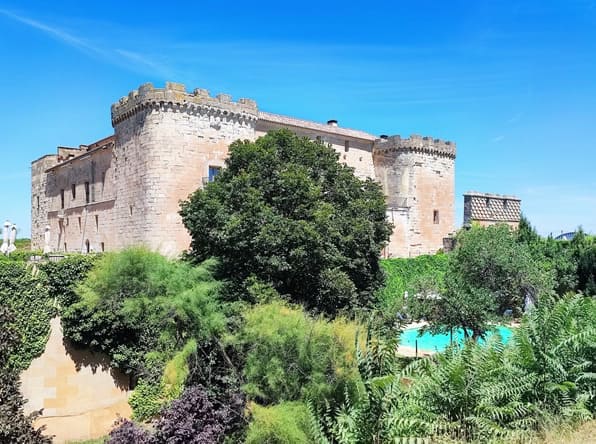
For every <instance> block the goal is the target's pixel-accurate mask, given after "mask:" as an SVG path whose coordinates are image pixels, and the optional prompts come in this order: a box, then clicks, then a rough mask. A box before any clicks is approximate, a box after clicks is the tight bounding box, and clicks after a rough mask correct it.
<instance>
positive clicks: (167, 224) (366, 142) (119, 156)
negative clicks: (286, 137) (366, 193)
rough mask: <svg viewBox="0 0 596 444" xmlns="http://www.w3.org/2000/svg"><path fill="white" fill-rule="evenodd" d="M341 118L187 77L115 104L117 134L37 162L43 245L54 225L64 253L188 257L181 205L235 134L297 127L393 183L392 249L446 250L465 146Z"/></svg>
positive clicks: (38, 240) (35, 187)
mask: <svg viewBox="0 0 596 444" xmlns="http://www.w3.org/2000/svg"><path fill="white" fill-rule="evenodd" d="M330 123H331V124H322V123H316V122H310V121H305V120H300V119H294V118H291V117H286V116H281V115H277V114H271V113H266V112H263V111H259V110H258V108H257V105H256V103H255V102H254V101H253V100H250V99H239V100H238V101H236V102H234V101H232V100H231V97H230V96H229V95H226V94H220V95H218V96H216V97H211V96H210V95H209V93H208V92H207V91H206V90H203V89H195V90H193V91H192V92H187V91H186V90H185V88H184V85H181V84H176V83H169V82H168V83H166V86H165V88H154V87H153V86H152V85H151V84H145V85H142V86H141V87H140V88H139V89H138V90H135V91H132V92H131V93H130V94H128V96H126V97H123V98H121V99H120V100H119V101H118V102H117V103H115V104H114V105H112V125H113V127H114V136H112V137H110V138H107V139H104V140H103V141H100V142H97V143H96V144H93V145H92V146H90V147H81V148H80V149H72V148H59V150H58V156H46V157H43V158H42V159H40V160H38V161H36V162H34V163H33V169H32V193H33V196H34V197H33V203H32V227H33V228H32V237H33V239H34V243H33V244H34V248H41V247H42V246H43V230H44V227H45V225H46V223H49V224H50V226H51V233H52V248H53V249H54V250H56V251H65V250H67V251H88V250H91V251H104V250H105V251H109V250H116V249H120V248H123V247H126V246H129V245H138V244H144V245H146V246H148V247H150V248H152V249H154V250H158V251H160V252H162V253H164V254H166V255H170V256H173V255H176V254H179V253H180V252H181V251H183V250H185V249H187V248H188V246H189V243H190V237H189V235H188V233H187V232H186V230H185V228H184V226H183V225H182V221H181V218H180V216H179V215H178V211H179V202H180V200H183V199H187V198H188V196H189V194H191V193H192V192H193V191H195V190H196V189H197V188H199V187H201V186H202V185H203V184H204V183H205V181H206V180H208V177H209V170H210V167H214V168H217V167H223V166H224V164H225V159H226V157H227V155H228V147H229V145H230V144H231V143H232V142H233V141H235V140H238V139H248V140H255V139H256V138H257V137H259V136H261V135H264V134H266V133H267V132H268V131H270V130H273V129H278V128H288V129H290V130H291V131H293V132H295V133H296V134H298V135H300V136H305V137H308V138H311V139H313V140H320V141H323V142H325V143H328V144H330V145H331V146H332V147H333V148H334V149H335V151H336V152H337V153H338V157H339V161H340V162H344V163H346V164H347V165H349V166H351V167H352V168H354V172H355V174H356V175H357V176H358V177H360V178H362V179H364V178H367V177H368V178H373V179H376V180H378V181H379V182H380V183H381V184H382V185H383V189H384V191H385V194H386V196H387V202H388V213H387V214H388V218H389V220H390V221H391V222H392V223H393V224H394V226H395V230H394V233H393V235H392V237H391V241H390V244H389V245H388V247H387V248H386V249H385V251H384V255H385V256H399V257H408V256H415V255H419V254H425V253H434V252H436V251H437V250H438V249H440V248H441V247H442V239H443V237H445V236H447V235H448V234H449V233H450V232H452V231H453V229H454V159H455V145H454V144H452V143H450V142H443V141H440V140H437V139H432V138H428V137H420V136H412V137H410V138H408V139H401V138H400V137H399V136H392V137H389V138H377V137H376V136H373V135H371V134H368V133H366V132H363V131H358V130H353V129H348V128H342V127H339V126H337V124H336V122H334V121H330ZM100 148H101V149H100ZM264 167H266V166H264ZM98 178H100V180H99V182H98ZM85 182H89V184H90V185H89V186H90V192H91V193H92V196H93V198H92V200H91V202H89V203H87V202H86V201H81V200H80V199H82V198H83V197H80V196H83V195H84V192H83V190H82V189H81V191H78V192H77V193H80V194H77V197H76V199H72V200H71V199H70V196H71V186H72V184H77V186H82V185H81V184H84V183H85ZM62 190H64V193H65V205H64V206H65V208H61V206H62V202H61V193H62ZM100 190H101V191H100ZM38 196H39V197H40V205H39V206H37V201H36V199H37V197H38ZM44 216H45V220H44Z"/></svg>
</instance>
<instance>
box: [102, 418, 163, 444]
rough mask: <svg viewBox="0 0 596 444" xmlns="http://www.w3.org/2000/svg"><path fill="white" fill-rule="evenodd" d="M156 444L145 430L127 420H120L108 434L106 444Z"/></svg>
mask: <svg viewBox="0 0 596 444" xmlns="http://www.w3.org/2000/svg"><path fill="white" fill-rule="evenodd" d="M133 443H134V444H156V443H157V441H155V439H154V438H153V436H151V433H149V432H148V431H147V430H145V429H143V428H141V427H139V426H138V425H136V424H135V423H134V422H132V421H130V420H128V419H120V420H118V421H117V422H116V427H115V428H114V429H113V430H112V431H111V432H110V434H109V436H108V441H107V444H133Z"/></svg>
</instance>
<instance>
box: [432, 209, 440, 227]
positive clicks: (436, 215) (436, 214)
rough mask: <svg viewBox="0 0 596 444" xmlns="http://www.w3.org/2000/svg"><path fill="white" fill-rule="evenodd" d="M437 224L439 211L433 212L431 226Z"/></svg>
mask: <svg viewBox="0 0 596 444" xmlns="http://www.w3.org/2000/svg"><path fill="white" fill-rule="evenodd" d="M438 223H439V210H434V211H433V224H438Z"/></svg>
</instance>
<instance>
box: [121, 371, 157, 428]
mask: <svg viewBox="0 0 596 444" xmlns="http://www.w3.org/2000/svg"><path fill="white" fill-rule="evenodd" d="M165 403H166V399H165V398H164V385H163V382H162V381H158V382H153V381H149V380H145V379H143V378H141V379H139V381H138V383H137V385H136V387H135V389H134V391H133V392H132V394H131V395H130V398H129V399H128V404H129V405H130V407H131V408H132V412H133V415H132V416H133V419H135V420H137V421H145V420H148V419H151V418H155V417H156V416H157V415H158V414H159V412H160V411H161V410H162V408H163V406H164V404H165Z"/></svg>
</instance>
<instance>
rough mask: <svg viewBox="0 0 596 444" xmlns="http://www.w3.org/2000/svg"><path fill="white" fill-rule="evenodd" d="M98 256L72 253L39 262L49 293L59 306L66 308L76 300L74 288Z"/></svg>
mask: <svg viewBox="0 0 596 444" xmlns="http://www.w3.org/2000/svg"><path fill="white" fill-rule="evenodd" d="M97 259H98V256H94V255H88V254H87V255H84V254H72V255H68V256H66V257H65V258H64V259H62V260H60V261H56V262H54V261H47V262H42V263H40V264H39V269H40V270H41V271H43V272H44V273H45V280H46V285H47V286H48V292H49V295H50V296H51V297H52V298H55V299H56V300H57V301H58V303H59V304H60V307H61V308H63V309H64V308H66V307H68V306H70V305H72V304H73V303H74V302H77V301H78V296H77V294H76V292H75V288H76V286H77V285H78V284H80V283H81V282H82V281H83V280H84V279H85V277H86V276H87V273H88V272H89V271H90V270H91V268H92V267H93V265H94V264H95V263H96V262H97Z"/></svg>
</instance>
